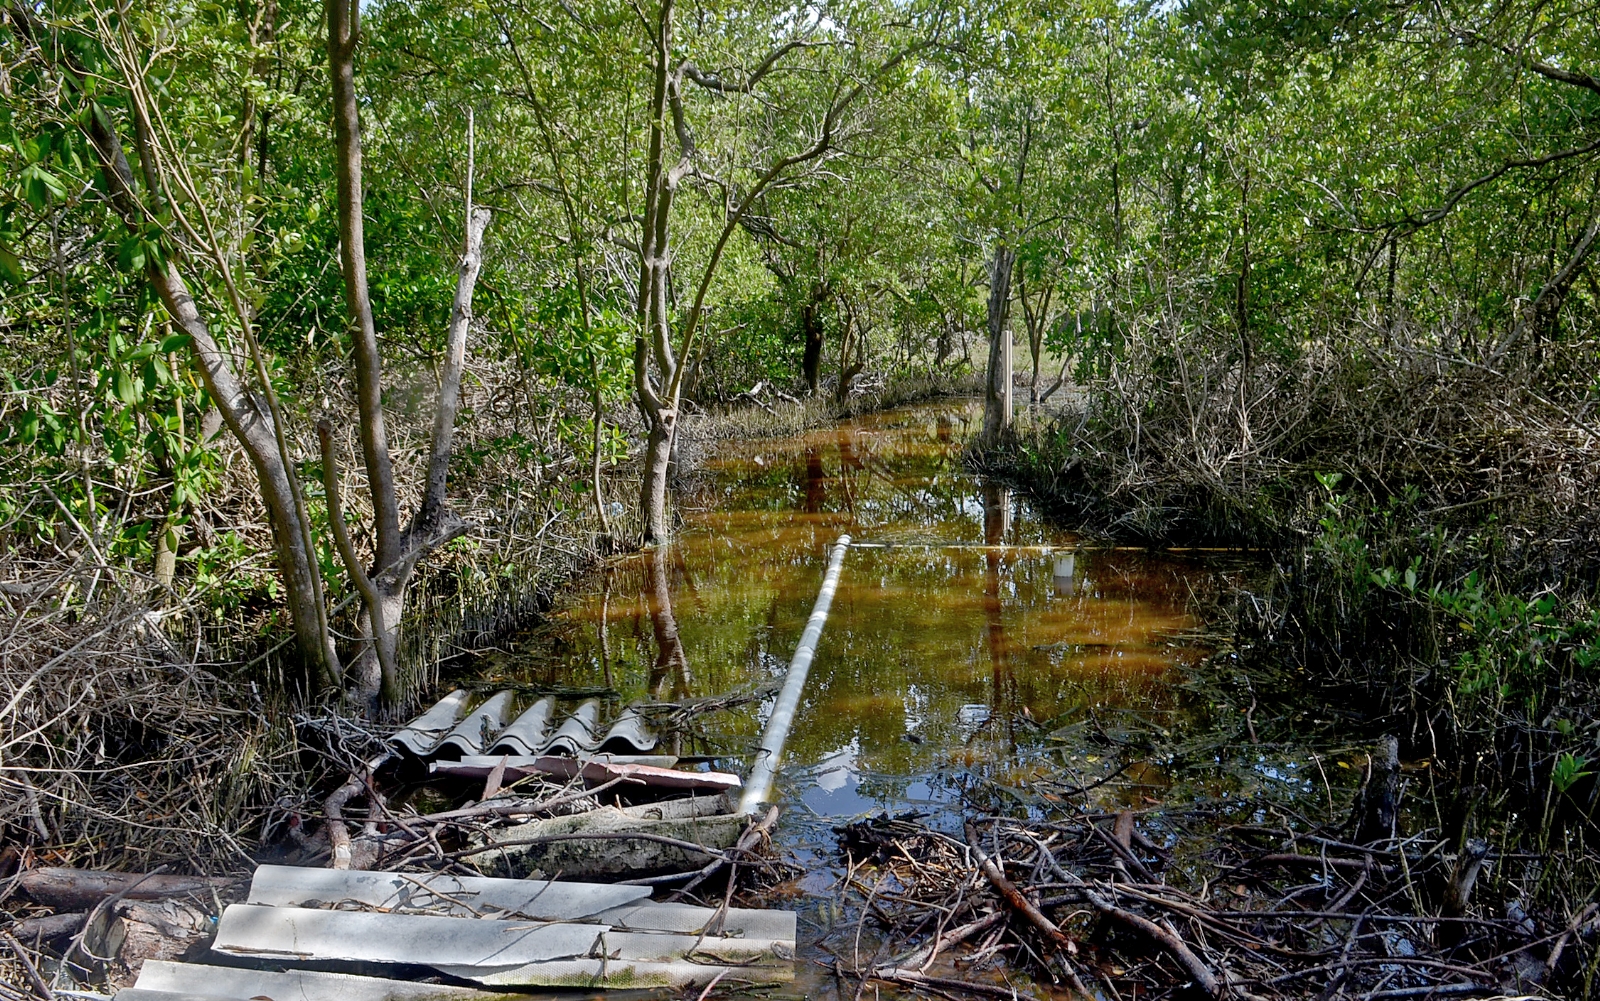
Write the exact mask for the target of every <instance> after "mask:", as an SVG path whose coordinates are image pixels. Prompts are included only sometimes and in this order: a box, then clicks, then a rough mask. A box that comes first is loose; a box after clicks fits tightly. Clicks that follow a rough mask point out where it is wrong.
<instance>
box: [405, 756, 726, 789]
mask: <svg viewBox="0 0 1600 1001" xmlns="http://www.w3.org/2000/svg"><path fill="white" fill-rule="evenodd" d="M642 757H644V756H643V755H640V756H638V757H637V758H635V759H634V761H638V760H639V758H642ZM500 760H501V759H499V758H495V757H493V756H492V755H471V756H469V757H467V758H463V759H462V760H461V761H435V762H433V763H431V764H430V765H429V766H428V770H429V771H430V772H432V773H433V774H435V775H454V776H457V777H459V778H482V777H483V776H485V775H488V774H489V773H490V772H491V771H493V770H494V768H495V767H496V766H498V765H499V764H500ZM505 760H506V767H505V772H504V775H505V777H506V778H508V779H512V778H523V777H524V776H527V775H532V774H540V775H551V776H554V777H556V778H562V779H571V778H576V777H578V776H582V777H583V778H584V780H585V781H588V782H594V783H600V782H609V781H611V780H612V779H615V778H624V779H629V780H631V781H634V782H637V783H640V784H642V785H647V786H654V787H656V788H659V789H691V790H708V791H713V792H722V791H725V790H728V789H737V788H739V786H740V785H741V784H742V783H743V780H742V779H740V778H739V776H737V775H735V774H733V773H732V772H690V771H683V770H680V769H676V768H659V767H657V766H655V765H646V764H636V763H634V761H629V762H622V761H615V760H611V759H608V757H607V756H600V757H595V758H588V757H579V758H574V757H568V756H566V755H564V754H547V755H544V756H541V757H537V758H529V757H521V758H510V757H507V758H506V759H505Z"/></svg>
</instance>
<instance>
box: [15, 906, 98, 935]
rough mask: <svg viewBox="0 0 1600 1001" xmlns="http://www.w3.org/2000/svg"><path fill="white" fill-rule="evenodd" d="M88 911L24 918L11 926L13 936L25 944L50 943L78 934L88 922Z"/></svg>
mask: <svg viewBox="0 0 1600 1001" xmlns="http://www.w3.org/2000/svg"><path fill="white" fill-rule="evenodd" d="M88 918H89V912H87V911H68V912H67V913H65V914H46V915H45V916H44V917H40V918H23V919H22V920H21V921H18V922H17V923H16V924H14V925H12V926H11V929H10V931H11V934H13V935H15V936H16V937H17V938H19V939H21V940H22V941H24V942H32V941H35V940H43V941H50V940H51V939H57V938H65V937H66V936H68V935H76V934H78V930H79V929H80V928H82V927H83V923H84V922H85V921H86V920H88Z"/></svg>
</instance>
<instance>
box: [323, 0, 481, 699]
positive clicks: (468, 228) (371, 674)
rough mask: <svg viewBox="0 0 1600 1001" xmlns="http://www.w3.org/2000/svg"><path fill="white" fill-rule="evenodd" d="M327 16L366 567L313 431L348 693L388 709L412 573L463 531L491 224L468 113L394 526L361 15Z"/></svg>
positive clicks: (346, 4)
mask: <svg viewBox="0 0 1600 1001" xmlns="http://www.w3.org/2000/svg"><path fill="white" fill-rule="evenodd" d="M326 13H327V27H328V63H329V76H330V79H331V81H332V91H333V108H334V135H335V147H336V152H337V156H336V158H335V160H336V162H335V171H334V172H335V175H336V178H337V181H338V198H339V236H340V248H339V265H340V269H341V271H342V272H343V274H344V285H345V308H346V310H347V311H348V313H349V315H350V326H351V340H352V342H353V344H354V347H355V351H354V354H355V370H356V402H357V406H358V409H359V411H360V419H361V422H360V428H359V431H360V437H361V451H362V458H363V460H364V462H365V465H366V469H367V487H368V490H369V491H370V493H371V499H372V510H373V517H374V521H375V522H376V525H375V528H376V533H375V535H376V543H375V545H374V551H373V560H372V565H371V568H370V570H369V569H368V568H367V567H364V566H362V564H361V561H360V558H359V556H358V555H357V553H356V550H355V547H354V546H353V545H352V544H351V542H350V538H349V533H348V531H347V530H346V529H345V526H344V516H343V511H342V510H341V505H340V503H339V484H338V471H337V461H336V457H335V453H334V450H333V445H332V441H331V435H330V434H329V431H328V429H327V428H326V427H324V428H322V429H321V433H322V452H323V468H324V481H325V487H326V491H327V496H328V502H329V503H328V509H329V510H328V514H329V522H330V523H331V525H332V527H333V530H334V536H335V540H336V542H337V543H338V544H339V552H340V557H341V558H342V559H343V561H344V564H345V570H346V571H347V572H348V573H349V574H350V577H351V579H352V580H354V581H355V583H356V587H357V589H358V590H359V591H360V592H361V596H362V601H363V606H364V607H363V610H362V614H361V616H360V620H359V628H360V631H361V638H362V640H363V641H364V642H363V646H362V649H361V653H360V654H359V655H358V657H357V660H356V663H355V665H354V667H355V670H354V672H353V673H354V674H355V694H356V695H357V696H358V697H360V698H362V699H364V700H365V701H366V702H367V703H368V706H369V708H371V709H373V710H376V709H377V708H378V704H379V701H380V699H381V702H382V703H383V704H386V705H390V706H392V705H395V704H396V703H398V702H399V701H400V700H401V698H402V696H403V695H404V692H403V691H402V687H401V684H400V678H399V666H398V654H399V647H400V630H401V623H402V621H403V619H404V617H405V605H406V591H407V587H408V585H409V583H410V580H411V574H412V572H413V571H414V570H415V569H416V566H417V564H418V563H419V562H420V561H421V560H422V559H423V557H425V556H426V555H427V554H428V553H430V552H432V551H433V550H434V549H436V548H438V547H439V546H441V545H444V544H445V543H447V542H449V541H451V540H452V539H454V538H457V537H458V536H460V535H461V534H462V533H463V532H464V531H465V530H466V527H467V526H466V523H465V522H464V521H462V520H461V519H460V518H458V517H456V516H454V515H453V514H451V513H450V512H449V511H448V510H447V508H446V505H445V489H446V486H447V484H448V480H449V472H450V457H451V454H452V452H453V448H454V440H455V422H456V417H457V415H458V414H459V413H460V409H461V375H462V372H463V371H464V368H465V364H466V350H467V334H468V333H469V331H470V330H471V326H472V296H473V291H474V289H475V288H476V287H477V281H478V274H479V272H480V271H481V269H482V266H483V235H484V231H485V230H486V229H487V228H488V226H489V220H490V213H489V210H488V209H484V208H478V207H475V206H474V205H473V204H472V180H473V170H474V163H473V157H474V152H475V150H474V144H475V141H476V137H475V135H474V132H473V120H472V112H471V109H468V112H467V169H466V172H465V189H466V196H465V199H464V221H463V228H464V234H463V238H462V247H461V258H460V261H459V264H458V267H457V276H456V291H455V297H454V299H453V301H452V303H451V309H450V325H449V328H448V329H447V330H446V333H445V352H444V359H443V364H442V365H441V367H440V372H439V400H438V405H437V408H436V410H435V412H434V426H433V440H432V444H431V447H430V449H429V455H428V466H427V473H426V475H427V481H426V483H425V484H424V487H423V497H422V503H421V504H420V505H419V506H418V508H417V511H416V514H415V515H414V516H413V517H412V519H411V524H410V525H408V526H407V527H406V528H405V529H404V530H402V529H401V528H400V502H399V494H398V491H397V490H396V487H395V480H394V468H393V460H392V458H391V456H390V453H389V442H388V434H387V431H386V430H385V423H384V414H383V369H382V358H381V356H380V355H379V353H378V342H377V331H376V327H375V324H374V321H373V316H372V304H371V301H370V299H369V297H368V294H367V262H366V246H365V239H366V238H365V231H364V227H363V219H362V208H361V205H362V190H361V188H362V169H361V121H360V104H359V101H358V98H357V96H356V90H355V47H356V44H357V43H358V42H359V41H360V37H361V22H360V18H361V10H360V7H359V6H358V4H357V3H354V2H352V0H328V3H327V8H326Z"/></svg>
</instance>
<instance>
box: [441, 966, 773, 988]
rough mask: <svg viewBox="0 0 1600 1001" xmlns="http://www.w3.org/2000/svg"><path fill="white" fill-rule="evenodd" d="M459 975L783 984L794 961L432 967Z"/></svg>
mask: <svg viewBox="0 0 1600 1001" xmlns="http://www.w3.org/2000/svg"><path fill="white" fill-rule="evenodd" d="M436 969H437V970H439V972H441V973H448V974H450V975H451V976H454V977H460V978H461V979H463V980H472V981H475V982H477V983H480V984H487V985H490V986H496V987H565V988H577V989H585V988H590V989H592V988H596V987H608V988H613V989H631V988H651V987H657V988H659V987H667V988H679V989H684V988H690V987H702V986H704V985H706V984H709V983H711V981H713V980H715V979H717V977H718V976H721V977H722V983H723V985H724V986H728V987H732V986H735V985H739V984H747V985H756V984H781V983H787V982H789V981H791V980H793V979H794V964H793V963H777V964H773V965H761V966H743V965H739V966H723V965H716V964H710V963H691V962H686V961H683V962H670V963H652V962H645V961H636V960H620V959H576V960H573V959H566V960H558V961H555V962H549V963H529V964H527V965H525V966H515V967H504V968H495V969H484V968H482V967H477V968H473V967H449V966H440V967H436Z"/></svg>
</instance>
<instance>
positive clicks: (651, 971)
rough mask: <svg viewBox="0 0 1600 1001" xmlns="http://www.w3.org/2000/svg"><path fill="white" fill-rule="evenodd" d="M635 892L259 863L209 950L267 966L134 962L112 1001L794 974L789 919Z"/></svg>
mask: <svg viewBox="0 0 1600 1001" xmlns="http://www.w3.org/2000/svg"><path fill="white" fill-rule="evenodd" d="M649 894H650V890H649V888H648V887H643V886H624V885H619V884H606V883H568V882H560V881H554V880H548V881H547V880H517V879H490V878H485V877H464V876H453V875H448V874H440V873H419V874H412V873H389V872H360V871H350V870H334V869H300V868H294V867H287V866H262V867H261V868H259V869H257V870H256V874H255V879H254V880H253V881H252V883H251V887H250V897H249V900H248V902H247V903H243V904H233V905H230V906H229V907H228V908H227V909H226V910H224V911H223V913H222V918H221V920H220V921H219V923H218V926H217V936H216V939H215V941H214V942H213V943H212V946H211V948H212V950H213V951H214V952H217V953H219V954H222V955H225V956H231V957H241V958H253V959H256V960H263V961H269V962H271V963H272V964H273V965H275V966H278V967H280V969H278V970H275V971H257V970H245V969H236V968H234V969H230V968H223V967H214V966H208V965H201V964H186V963H168V962H157V961H150V962H146V963H145V965H144V968H143V969H142V971H141V972H140V975H139V979H138V982H137V983H136V984H135V985H134V987H132V988H130V989H128V990H125V991H123V992H121V993H119V994H118V995H117V1001H177V999H179V998H183V997H212V998H234V999H248V998H261V997H268V998H274V999H278V1001H297V999H312V998H329V999H331V998H339V999H341V1001H343V999H352V1001H431V999H439V1001H446V999H460V1001H479V999H486V998H489V997H491V996H493V995H490V994H488V993H485V992H482V991H475V990H470V989H462V988H458V987H445V986H440V985H436V984H420V983H417V982H415V981H406V980H400V979H384V978H381V977H369V976H353V975H351V974H349V973H337V972H335V973H329V972H320V971H312V970H308V969H302V968H299V967H298V964H318V965H321V966H328V965H334V966H338V965H341V964H359V966H358V967H357V968H360V969H363V970H365V969H369V968H370V967H372V966H377V967H378V968H380V969H381V968H383V967H391V968H393V969H394V970H396V971H397V972H399V971H403V970H405V969H406V968H412V969H414V968H415V967H417V966H426V967H431V968H433V969H434V970H437V971H438V972H440V973H442V974H445V975H448V976H452V977H456V978H459V979H461V980H467V981H472V982H475V983H478V984H483V985H490V986H505V987H530V986H540V987H576V988H595V987H669V988H688V987H692V986H697V985H703V984H708V983H710V982H711V981H712V980H714V979H717V978H719V977H720V978H722V979H723V980H725V981H727V982H730V983H738V982H744V983H777V982H782V981H786V980H790V979H792V978H793V976H794V962H793V960H794V946H795V915H794V914H793V913H792V912H789V911H765V910H748V909H743V908H711V907H694V906H690V905H687V904H666V903H655V902H652V901H651V900H649V899H648V898H649Z"/></svg>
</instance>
